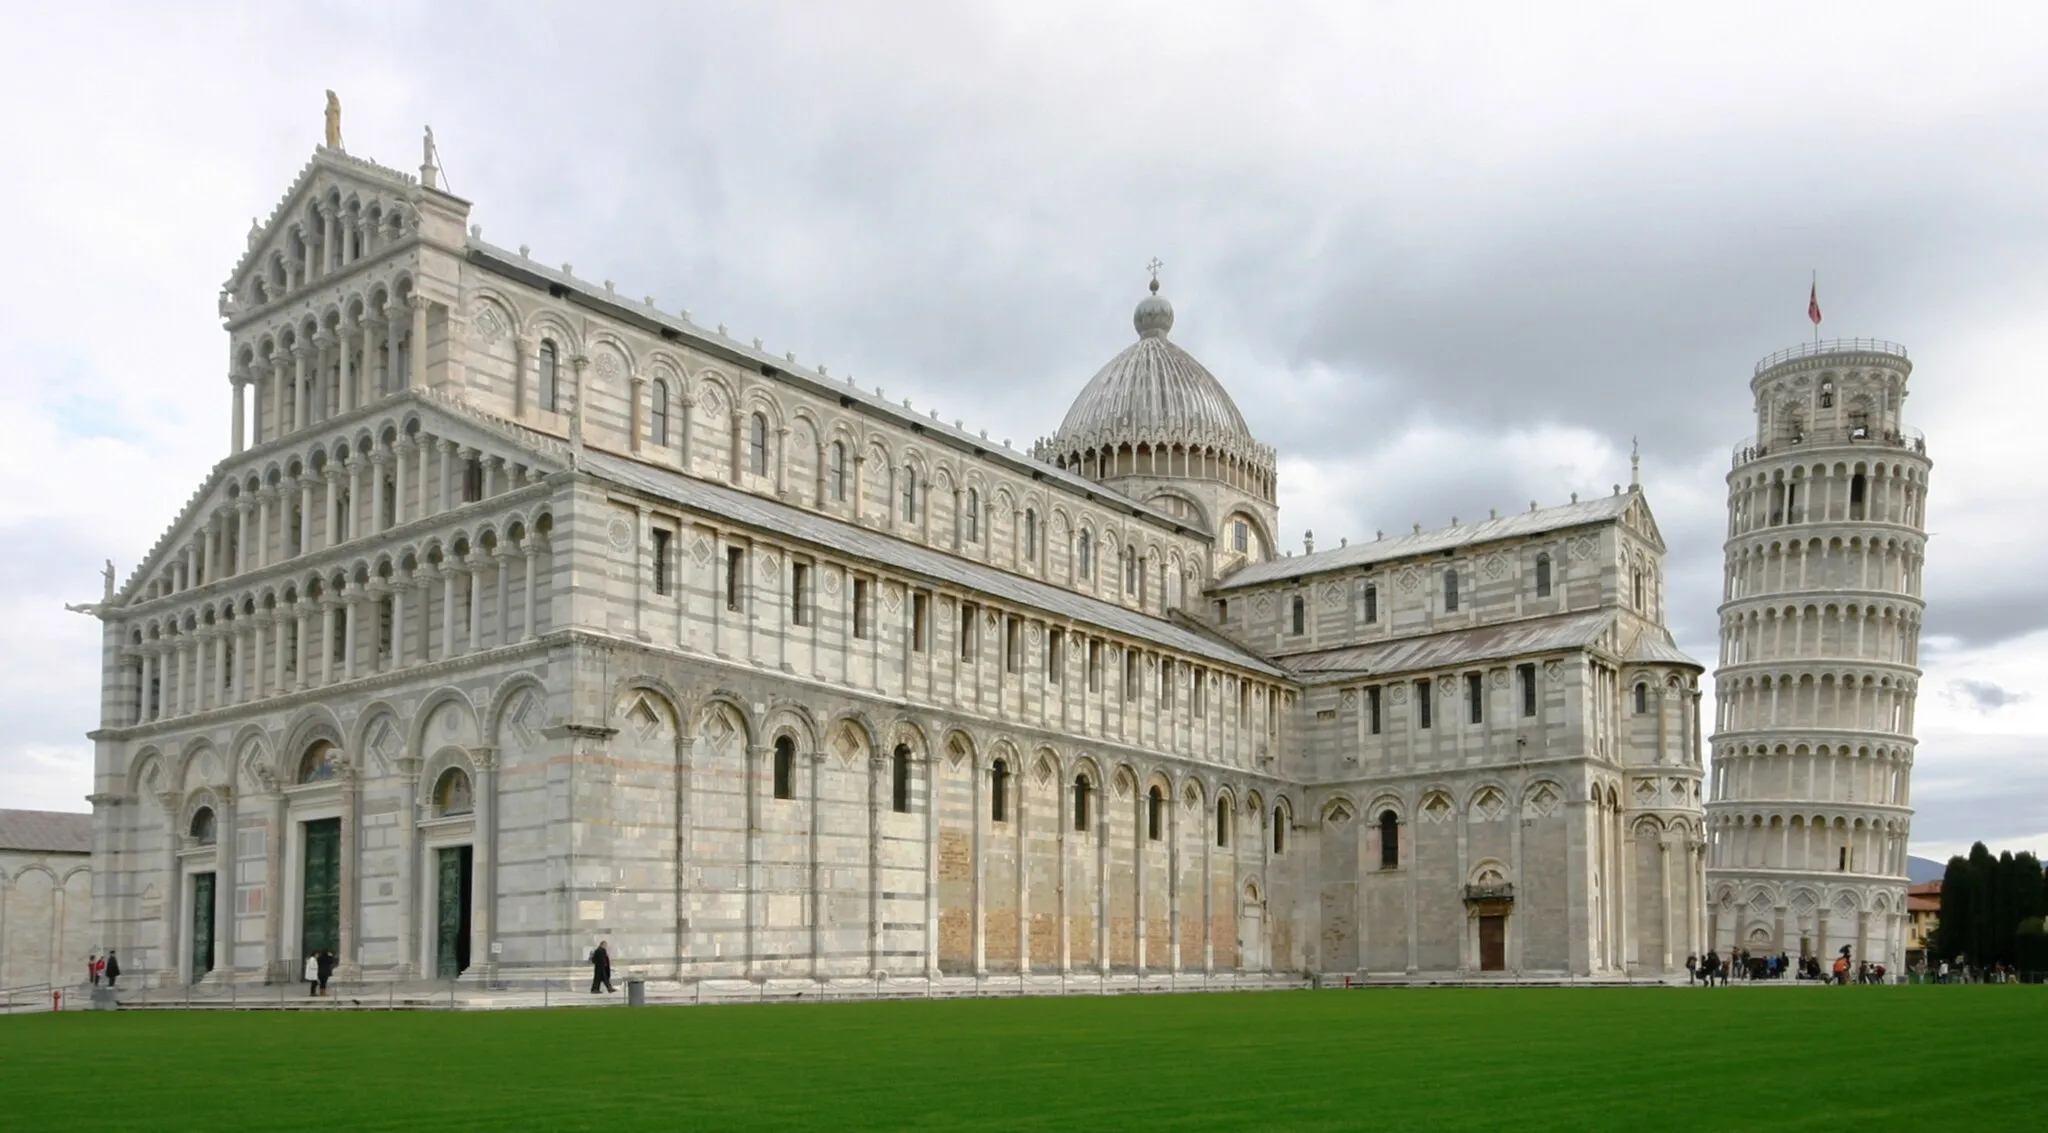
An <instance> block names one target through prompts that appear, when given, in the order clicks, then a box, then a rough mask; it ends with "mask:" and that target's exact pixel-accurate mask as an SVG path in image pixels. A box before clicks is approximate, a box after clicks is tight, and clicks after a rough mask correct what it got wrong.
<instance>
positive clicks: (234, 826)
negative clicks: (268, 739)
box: [211, 768, 241, 981]
mask: <svg viewBox="0 0 2048 1133" xmlns="http://www.w3.org/2000/svg"><path fill="white" fill-rule="evenodd" d="M228 778H229V781H228V783H227V784H226V785H224V786H219V787H216V788H214V802H215V806H214V811H213V829H214V847H213V972H212V973H211V974H212V975H213V976H214V977H215V978H216V979H217V980H222V981H225V980H232V979H233V978H234V975H235V908H236V904H237V903H236V901H235V892H236V885H237V881H236V875H237V874H238V873H239V872H240V864H239V862H238V860H237V859H238V857H239V855H240V851H241V839H240V838H239V837H238V836H237V832H238V830H239V828H240V826H241V820H240V819H239V818H237V817H236V801H237V800H236V796H235V785H234V781H233V780H234V771H233V769H232V768H230V769H229V771H228Z"/></svg>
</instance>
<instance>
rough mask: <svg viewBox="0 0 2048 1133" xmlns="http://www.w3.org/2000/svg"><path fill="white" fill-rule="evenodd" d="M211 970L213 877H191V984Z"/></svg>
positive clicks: (205, 875)
mask: <svg viewBox="0 0 2048 1133" xmlns="http://www.w3.org/2000/svg"><path fill="white" fill-rule="evenodd" d="M212 970H213V875H212V874H210V873H195V874H193V875H192V982H194V983H197V982H199V980H200V978H201V977H202V976H204V975H206V973H208V972H210V971H212Z"/></svg>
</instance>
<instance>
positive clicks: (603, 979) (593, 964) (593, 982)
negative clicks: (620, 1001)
mask: <svg viewBox="0 0 2048 1133" xmlns="http://www.w3.org/2000/svg"><path fill="white" fill-rule="evenodd" d="M600 987H602V988H604V989H605V990H606V991H610V990H612V954H611V950H610V949H609V948H607V947H605V942H604V941H602V940H600V941H598V942H597V947H596V948H595V949H593V950H592V951H591V953H590V994H592V995H596V994H597V989H598V988H600Z"/></svg>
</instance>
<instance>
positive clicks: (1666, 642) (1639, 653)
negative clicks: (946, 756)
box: [1622, 626, 1706, 669]
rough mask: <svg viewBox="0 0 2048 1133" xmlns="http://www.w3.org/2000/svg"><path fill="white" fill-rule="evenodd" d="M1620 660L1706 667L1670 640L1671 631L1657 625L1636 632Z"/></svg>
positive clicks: (1698, 667) (1643, 663)
mask: <svg viewBox="0 0 2048 1133" xmlns="http://www.w3.org/2000/svg"><path fill="white" fill-rule="evenodd" d="M1622 660H1624V661H1633V662H1635V663H1636V664H1638V665H1690V666H1692V667H1693V668H1695V669H1704V668H1706V666H1705V665H1702V664H1700V663H1699V662H1698V661H1695V660H1693V659H1692V658H1690V657H1688V656H1686V655H1685V651H1684V650H1682V649H1680V648H1679V647H1678V643H1676V642H1674V641H1672V640H1671V631H1669V630H1666V629H1663V628H1661V627H1657V626H1650V627H1647V628H1645V629H1644V630H1643V632H1641V633H1639V634H1637V635H1636V639H1635V641H1634V642H1633V643H1631V644H1630V645H1629V647H1628V651H1627V652H1626V653H1625V654H1624V655H1623V657H1622Z"/></svg>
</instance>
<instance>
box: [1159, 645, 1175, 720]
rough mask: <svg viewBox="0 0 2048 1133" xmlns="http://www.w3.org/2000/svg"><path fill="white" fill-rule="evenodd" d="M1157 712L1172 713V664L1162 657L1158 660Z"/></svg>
mask: <svg viewBox="0 0 2048 1133" xmlns="http://www.w3.org/2000/svg"><path fill="white" fill-rule="evenodd" d="M1159 710H1160V711H1161V712H1172V711H1173V662H1172V661H1170V660H1168V659H1167V658H1164V657H1161V658H1160V659H1159Z"/></svg>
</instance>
